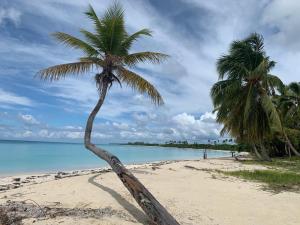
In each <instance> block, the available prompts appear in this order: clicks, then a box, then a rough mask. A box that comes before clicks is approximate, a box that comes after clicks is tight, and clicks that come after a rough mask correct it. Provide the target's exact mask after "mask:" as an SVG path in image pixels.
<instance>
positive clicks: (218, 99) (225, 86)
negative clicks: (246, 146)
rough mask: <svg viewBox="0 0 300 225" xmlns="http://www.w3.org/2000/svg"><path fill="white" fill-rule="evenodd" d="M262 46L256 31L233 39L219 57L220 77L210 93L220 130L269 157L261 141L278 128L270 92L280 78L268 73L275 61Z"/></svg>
mask: <svg viewBox="0 0 300 225" xmlns="http://www.w3.org/2000/svg"><path fill="white" fill-rule="evenodd" d="M263 48H264V45H263V37H262V36H261V35H258V34H256V33H254V34H251V35H250V36H249V37H248V38H246V39H244V40H242V41H234V42H233V43H232V44H231V46H230V50H229V54H228V55H224V56H222V57H221V58H220V59H218V62H217V69H218V73H219V80H220V81H218V82H217V83H215V84H214V85H213V87H212V89H211V97H212V99H213V104H214V111H215V112H217V121H218V122H219V123H222V124H223V125H224V126H223V129H222V131H221V134H225V133H230V134H231V136H233V137H235V138H237V140H239V141H242V142H246V143H250V144H251V145H252V147H253V150H254V152H255V153H256V155H257V156H258V157H259V158H262V159H264V160H270V158H269V155H268V153H267V150H266V148H265V145H264V142H265V141H267V140H268V139H269V138H270V135H271V130H272V129H276V130H278V129H280V128H281V123H280V118H279V116H278V113H277V111H276V108H275V106H274V104H273V103H272V100H271V98H270V96H272V95H274V94H275V90H276V89H277V88H279V87H280V86H281V85H282V82H281V80H280V79H279V78H278V77H276V76H274V75H271V74H270V73H269V72H270V70H271V69H272V68H273V67H274V66H275V62H274V61H271V60H270V59H269V57H267V56H266V53H265V51H264V49H263ZM258 148H259V150H260V152H259V151H258V150H257V149H258Z"/></svg>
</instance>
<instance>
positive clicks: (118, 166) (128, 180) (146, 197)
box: [84, 83, 179, 225]
mask: <svg viewBox="0 0 300 225" xmlns="http://www.w3.org/2000/svg"><path fill="white" fill-rule="evenodd" d="M107 89H108V84H107V83H105V84H104V85H103V88H102V91H101V96H100V99H99V100H98V103H97V105H96V106H95V108H94V109H93V111H92V112H91V114H90V116H89V118H88V121H87V124H86V130H85V136H84V144H85V147H86V148H87V149H89V150H90V151H92V152H93V153H94V154H96V155H97V156H98V157H100V158H101V159H103V160H105V161H106V162H107V163H108V164H109V165H110V166H111V168H112V169H113V171H114V172H115V173H116V174H117V175H118V177H119V178H120V180H121V181H122V182H123V184H124V185H125V187H126V188H127V189H128V190H129V192H130V193H131V195H132V196H133V197H134V199H135V200H136V201H137V203H138V204H139V205H140V206H141V208H142V209H143V210H144V212H145V213H146V214H147V215H148V216H149V217H150V219H151V220H152V222H154V223H155V224H158V225H179V223H178V222H177V221H176V220H175V219H174V218H173V217H172V216H171V215H170V214H169V213H168V211H167V210H166V209H165V208H164V207H163V206H162V205H161V204H160V203H159V202H158V201H157V200H156V199H155V197H154V196H153V195H152V194H151V193H150V192H149V191H148V190H147V189H146V188H145V187H144V185H143V184H142V183H141V182H140V181H139V180H138V179H137V178H136V177H135V176H134V175H133V174H132V173H131V172H130V171H129V170H127V169H126V168H125V167H124V165H123V164H122V163H121V161H120V160H119V159H118V158H117V157H116V156H114V155H112V154H111V153H109V152H107V151H105V150H104V149H101V148H99V147H96V146H95V145H94V144H92V143H91V132H92V128H93V122H94V119H95V117H96V115H97V113H98V111H99V109H100V108H101V106H102V104H103V102H104V99H105V96H106V92H107Z"/></svg>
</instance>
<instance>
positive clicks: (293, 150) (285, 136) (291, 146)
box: [283, 131, 300, 156]
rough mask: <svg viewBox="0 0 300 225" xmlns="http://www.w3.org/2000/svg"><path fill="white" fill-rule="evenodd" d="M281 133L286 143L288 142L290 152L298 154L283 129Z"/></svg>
mask: <svg viewBox="0 0 300 225" xmlns="http://www.w3.org/2000/svg"><path fill="white" fill-rule="evenodd" d="M283 135H284V138H285V140H286V143H287V144H288V146H289V148H290V149H291V150H292V152H293V153H294V154H295V155H296V156H300V153H299V152H298V151H297V150H296V149H295V147H294V146H293V144H292V143H291V141H290V139H289V138H288V136H287V135H286V133H285V131H283Z"/></svg>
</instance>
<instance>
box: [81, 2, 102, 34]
mask: <svg viewBox="0 0 300 225" xmlns="http://www.w3.org/2000/svg"><path fill="white" fill-rule="evenodd" d="M85 14H86V15H87V16H88V18H90V19H91V20H92V21H93V22H94V24H95V28H96V31H97V33H100V32H101V27H102V23H101V21H100V19H99V18H98V16H97V14H96V12H95V10H94V9H93V7H92V6H91V5H89V9H88V10H87V11H86V12H85Z"/></svg>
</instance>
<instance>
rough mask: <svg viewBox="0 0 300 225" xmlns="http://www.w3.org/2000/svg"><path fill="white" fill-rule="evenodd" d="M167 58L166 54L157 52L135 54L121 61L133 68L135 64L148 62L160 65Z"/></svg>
mask: <svg viewBox="0 0 300 225" xmlns="http://www.w3.org/2000/svg"><path fill="white" fill-rule="evenodd" d="M167 57H169V56H168V55H166V54H162V53H158V52H137V53H132V54H130V55H127V56H125V57H124V59H123V61H124V63H125V64H126V65H128V66H134V65H135V64H137V63H143V62H147V61H150V62H151V63H161V62H162V61H163V60H165V59H166V58H167Z"/></svg>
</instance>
